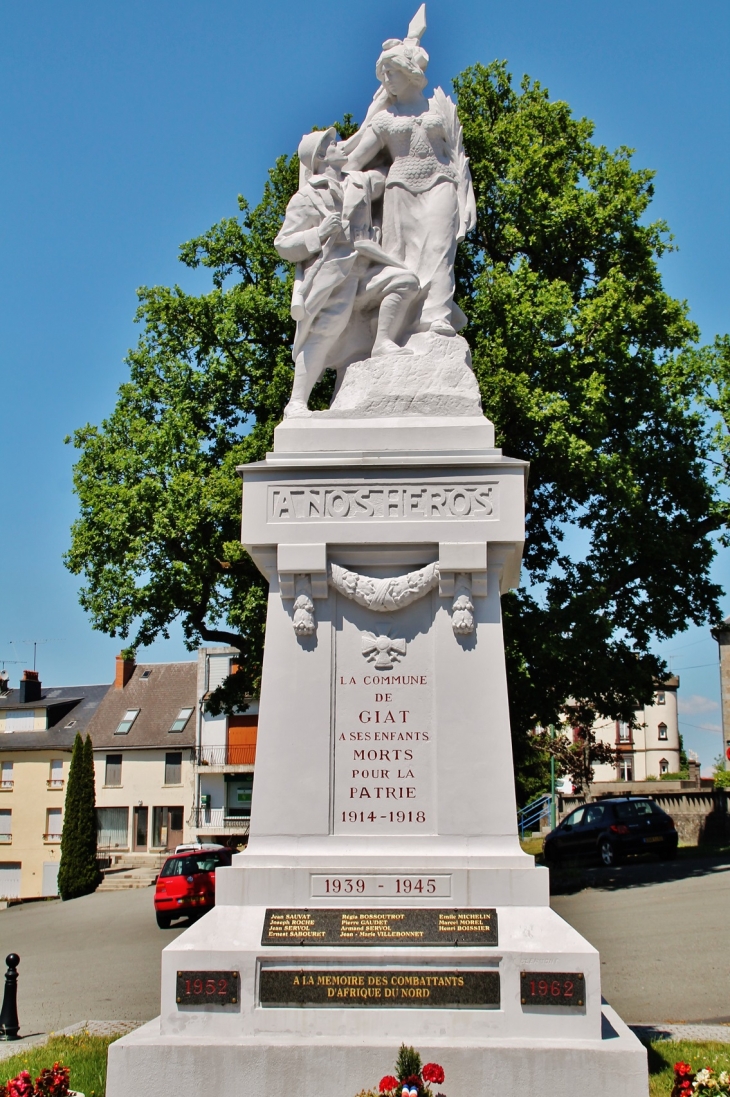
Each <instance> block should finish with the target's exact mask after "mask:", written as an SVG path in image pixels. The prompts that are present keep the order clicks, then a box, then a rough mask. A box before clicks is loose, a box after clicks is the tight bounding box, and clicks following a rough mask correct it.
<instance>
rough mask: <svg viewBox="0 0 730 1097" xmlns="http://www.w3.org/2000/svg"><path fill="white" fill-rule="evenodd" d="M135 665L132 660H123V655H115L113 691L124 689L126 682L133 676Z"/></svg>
mask: <svg viewBox="0 0 730 1097" xmlns="http://www.w3.org/2000/svg"><path fill="white" fill-rule="evenodd" d="M136 665H137V664H136V663H135V661H134V659H125V658H124V656H123V655H117V672H116V674H115V675H114V689H124V687H125V686H126V684H127V682H128V681H129V679H130V678H131V677H132V675H133V674H134V668H135V666H136Z"/></svg>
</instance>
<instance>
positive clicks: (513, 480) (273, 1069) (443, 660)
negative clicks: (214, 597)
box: [107, 8, 647, 1097]
mask: <svg viewBox="0 0 730 1097" xmlns="http://www.w3.org/2000/svg"><path fill="white" fill-rule="evenodd" d="M425 29H426V26H425V12H424V9H423V8H421V9H420V11H419V12H418V13H417V14H416V16H415V17H414V19H413V20H412V22H411V24H410V26H409V28H408V32H407V35H406V37H405V38H404V39H403V40H400V39H388V40H387V41H386V42H385V43H384V44H383V50H382V53H381V55H380V57H379V59H378V61H377V66H376V74H377V77H378V80H379V83H380V86H379V89H378V91H377V94H376V95H375V98H374V99H373V102H372V105H371V107H370V109H369V110H368V112H367V116H366V118H365V120H364V122H363V124H362V126H361V127H360V129H359V130H358V131H357V133H355V134H354V136H352V137H351V138H349V139H348V140H347V141H343V142H340V141H338V140H337V137H336V134H335V132H334V130H325V131H317V132H314V133H311V134H307V135H306V136H305V137H303V138H302V141H301V144H300V147H299V158H300V164H301V167H300V185H299V190H298V192H297V193H296V194H295V195H294V197H293V198H292V200H291V202H290V203H289V207H288V209H287V214H286V218H285V220H284V223H283V225H282V227H281V231H280V233H279V235H278V237H277V241H276V246H277V249H278V250H279V253H280V255H281V256H282V258H283V259H286V260H289V261H291V262H293V263H296V277H295V283H294V292H293V298H292V315H293V316H294V318H295V319H296V321H297V330H296V338H295V342H294V347H293V357H294V382H293V391H292V395H291V400H290V402H289V404H288V406H287V409H286V414H285V418H284V421H283V422H282V423H281V424H280V426H279V427H277V429H276V432H275V443H274V451H273V453H270V454H269V455H268V456H267V458H266V460H265V461H262V462H260V463H258V464H251V465H247V466H245V467H243V468H241V470H240V472H241V476H242V478H243V525H242V538H241V539H242V542H243V544H244V545H245V547H246V549H247V550H248V552H249V553H250V554H251V556H252V557H253V559H254V561H255V562H256V564H257V566H258V567H259V568H260V570H261V571H262V573H263V574H264V575H265V577H266V579H267V580H268V582H269V601H268V617H267V628H266V647H265V656H264V665H263V681H262V689H261V698H260V715H259V733H258V748H257V758H256V793H255V797H254V801H253V809H252V816H251V832H250V841H249V845H248V848H247V850H246V851H245V852H243V853H241V854H238V855H236V856H235V857H234V858H233V867H231V868H229V869H221V870H219V872H218V874H217V882H216V907H215V909H214V910H213V911H211V912H210V913H209V914H207V915H206V916H205V917H204V918H203V919H201V920H200V921H199V922H197V923H196V924H195V925H193V926H191V928H190V929H188V930H187V931H186V932H185V933H184V934H183V935H182V936H180V937H179V938H178V939H177V940H175V941H174V942H173V943H172V944H170V945H169V946H168V947H167V948H166V949H165V950H164V952H163V954H162V1002H161V1014H160V1016H159V1017H158V1018H156V1019H155V1020H154V1021H151V1022H149V1023H148V1024H146V1025H144V1026H143V1027H142V1028H140V1029H138V1030H136V1031H135V1032H133V1033H131V1034H130V1035H128V1036H126V1037H124V1038H123V1039H121V1040H119V1041H118V1042H116V1043H114V1044H112V1046H111V1048H110V1052H109V1076H108V1089H107V1093H108V1095H109V1097H128V1095H129V1094H130V1093H134V1094H135V1097H193V1095H195V1097H201V1095H208V1094H211V1095H213V1094H214V1095H215V1097H239V1095H245V1097H284V1095H285V1094H287V1093H296V1094H297V1095H301V1097H354V1095H355V1094H356V1093H358V1092H359V1091H361V1090H363V1089H369V1088H372V1087H373V1086H377V1082H378V1079H379V1078H380V1077H381V1076H382V1075H384V1074H387V1073H388V1072H389V1071H390V1070H392V1064H393V1061H394V1059H395V1056H396V1052H397V1049H398V1047H399V1045H400V1044H401V1043H402V1042H405V1043H406V1044H411V1045H414V1046H415V1047H416V1048H417V1049H419V1051H421V1053H422V1054H423V1055H424V1056H426V1057H427V1058H431V1059H435V1060H438V1062H439V1063H441V1064H443V1066H444V1068H445V1070H446V1083H445V1086H444V1088H445V1089H446V1091H447V1092H448V1094H449V1097H467V1095H480V1097H481V1095H484V1097H486V1095H487V1094H489V1095H490V1097H491V1095H495V1097H499V1095H505V1097H507V1095H509V1097H516V1095H517V1094H519V1095H520V1097H523V1095H525V1094H540V1095H541V1097H542V1095H545V1097H558V1095H560V1097H579V1095H580V1097H586V1095H591V1097H599V1095H600V1097H603V1095H606V1097H644V1095H645V1094H646V1092H647V1069H646V1054H645V1051H644V1049H643V1047H642V1046H641V1045H640V1043H639V1042H638V1040H637V1039H636V1038H635V1037H634V1035H633V1034H632V1033H631V1032H630V1031H629V1030H628V1028H627V1027H626V1026H625V1025H624V1024H623V1022H622V1021H621V1020H620V1018H619V1017H617V1015H616V1014H615V1013H614V1012H613V1010H612V1009H611V1008H610V1007H609V1006H608V1005H606V1004H605V1003H602V999H601V971H600V960H599V956H598V953H597V952H596V950H595V949H594V948H593V947H592V946H591V945H590V944H588V942H587V941H585V940H584V939H583V938H582V937H581V936H580V935H579V934H578V933H577V932H576V931H575V930H574V929H572V928H571V927H570V926H569V925H567V924H566V923H565V922H564V921H563V920H562V919H561V918H559V917H558V915H557V914H555V913H554V912H553V911H552V910H551V909H550V903H549V894H548V872H547V869H545V868H539V867H536V866H535V864H534V860H533V858H532V857H530V856H528V855H527V854H525V853H523V852H522V850H521V848H520V844H519V841H518V837H517V825H516V807H515V793H514V779H513V768H512V754H511V743H510V730H509V706H508V699H507V682H506V674H505V661H504V644H503V636H502V624H501V619H500V593H501V592H503V591H506V590H508V589H509V588H510V587H512V586H515V585H516V584H517V583H518V580H519V573H520V559H521V551H522V544H523V540H524V501H525V481H526V476H527V471H528V470H527V467H526V465H525V464H524V463H523V462H521V461H517V460H513V459H510V458H507V457H504V456H502V453H501V451H500V450H498V449H495V448H494V429H493V426H492V424H491V423H490V422H489V420H488V419H487V418H486V417H485V416H484V414H483V411H482V407H481V402H480V397H479V391H478V387H477V383H476V380H475V377H474V374H473V372H472V368H471V360H470V354H469V347H468V344H467V342H466V340H465V339H464V338H463V337H462V335H460V334H459V331H460V329H461V328H462V327H463V326H464V323H465V317H464V315H463V313H462V312H461V311H460V309H459V308H458V307H457V306H456V305H455V303H454V299H453V295H454V260H455V254H456V247H457V244H458V242H459V241H460V240H461V239H463V237H464V235H465V233H467V232H468V231H469V229H470V228H471V227H472V226H473V224H474V220H475V216H476V213H475V203H474V194H473V191H472V185H471V178H470V174H469V166H468V161H467V159H466V157H465V154H464V149H463V144H462V136H461V127H460V125H459V121H458V118H457V115H456V108H455V106H454V104H453V103H452V101H451V99H450V98H448V97H447V96H446V95H445V94H444V93H443V92H442V91H441V90H440V89H436V90H435V92H434V94H433V96H432V98H430V99H429V98H427V97H426V96H425V95H424V88H425V86H426V83H427V77H426V68H427V64H428V55H427V53H426V52H425V50H424V48H423V46H422V45H421V38H422V36H423V34H424V31H425ZM328 368H330V369H334V370H336V371H337V378H338V381H337V387H336V390H335V395H334V398H333V401H332V404H331V407H330V409H329V410H327V411H323V412H311V411H310V410H309V408H308V406H307V401H308V397H309V394H310V392H311V390H312V387H313V385H314V384H315V383H316V382H317V380H318V379H319V378H320V377H321V376H322V374H323V372H324V371H325V369H328Z"/></svg>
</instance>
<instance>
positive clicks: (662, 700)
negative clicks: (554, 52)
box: [656, 690, 667, 705]
mask: <svg viewBox="0 0 730 1097" xmlns="http://www.w3.org/2000/svg"><path fill="white" fill-rule="evenodd" d="M656 703H657V704H658V705H666V703H667V702H666V695H665V693H664V690H661V692H659V693H657V695H656Z"/></svg>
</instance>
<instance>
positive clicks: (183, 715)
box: [170, 708, 193, 731]
mask: <svg viewBox="0 0 730 1097" xmlns="http://www.w3.org/2000/svg"><path fill="white" fill-rule="evenodd" d="M192 713H193V710H192V709H191V708H181V709H180V711H179V713H178V714H177V716H176V718H175V719H174V720H173V722H172V727H171V728H170V731H182V730H183V728H184V727H185V725H186V724H187V722H188V720H189V719H190V717H191V716H192Z"/></svg>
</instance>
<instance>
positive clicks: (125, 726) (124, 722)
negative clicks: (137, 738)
mask: <svg viewBox="0 0 730 1097" xmlns="http://www.w3.org/2000/svg"><path fill="white" fill-rule="evenodd" d="M138 716H139V709H138V708H128V709H127V711H126V712H125V713H124V716H123V717H122V719H121V720H120V721H119V727H118V728H117V730H116V731H115V732H114V734H115V735H127V734H128V733H129V729H130V728H131V726H132V724H133V723H134V721H135V720H136V719H137V717H138Z"/></svg>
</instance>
